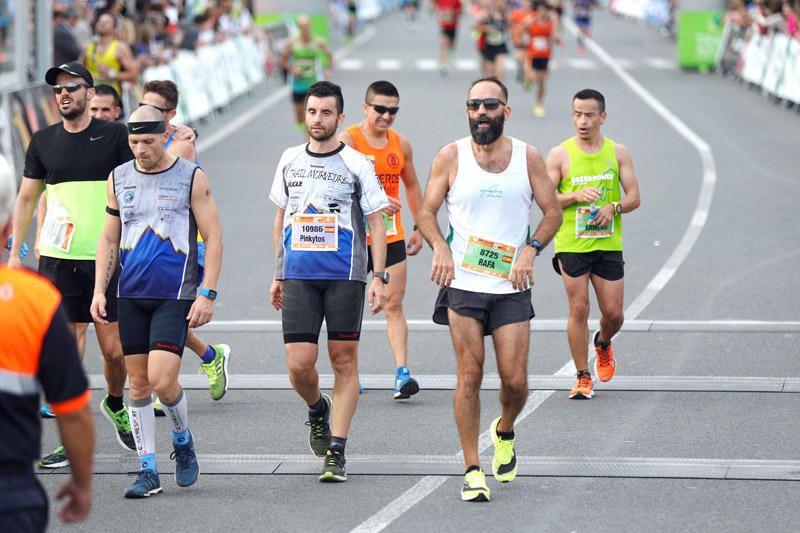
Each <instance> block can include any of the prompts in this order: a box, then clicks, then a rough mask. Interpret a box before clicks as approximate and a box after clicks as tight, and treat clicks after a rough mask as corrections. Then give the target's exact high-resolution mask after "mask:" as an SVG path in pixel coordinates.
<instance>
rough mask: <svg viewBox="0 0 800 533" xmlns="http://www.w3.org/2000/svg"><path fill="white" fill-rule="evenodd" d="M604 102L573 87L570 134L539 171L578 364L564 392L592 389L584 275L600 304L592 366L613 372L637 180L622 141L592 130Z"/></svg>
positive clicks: (576, 394)
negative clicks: (552, 215) (550, 196)
mask: <svg viewBox="0 0 800 533" xmlns="http://www.w3.org/2000/svg"><path fill="white" fill-rule="evenodd" d="M605 108H606V103H605V98H604V97H603V95H602V94H600V93H599V92H598V91H595V90H593V89H584V90H582V91H579V92H578V93H577V94H576V95H575V96H574V97H573V99H572V122H573V123H574V124H575V131H576V133H577V135H575V136H574V137H572V138H570V139H567V140H566V141H564V142H563V143H561V144H560V145H558V146H556V147H555V148H553V149H552V150H551V151H550V154H549V155H548V156H547V173H548V175H549V177H550V180H551V181H552V182H553V186H554V187H555V188H556V195H557V197H558V199H559V201H560V202H561V207H562V208H563V210H564V219H563V222H562V224H561V228H560V229H559V231H558V233H557V234H556V237H555V252H556V254H555V257H554V258H553V267H554V268H555V270H556V272H557V273H559V274H561V278H562V279H563V280H564V288H565V289H566V291H567V299H568V300H569V321H568V322H567V340H568V341H569V347H570V351H571V352H572V360H573V362H574V363H575V369H576V370H577V371H578V372H577V380H576V383H575V387H574V388H573V389H572V390H571V391H570V393H569V397H570V398H572V399H587V400H588V399H590V398H591V397H592V385H593V382H592V376H591V373H590V372H589V353H588V352H589V350H588V344H587V339H588V337H589V326H588V319H589V282H590V281H591V282H592V286H593V287H594V291H595V294H596V295H597V302H598V305H599V306H600V329H598V330H597V331H595V332H594V335H593V337H592V341H593V344H594V347H595V351H596V352H597V357H596V359H595V374H596V375H597V377H598V378H599V379H600V381H609V380H610V379H611V378H612V377H614V372H615V370H616V361H615V360H614V354H613V353H612V351H611V339H612V338H613V337H614V335H616V333H617V332H618V331H619V330H620V328H621V327H622V322H623V320H624V317H623V311H622V309H623V303H624V289H625V282H624V264H625V262H624V261H623V259H622V214H623V213H629V212H631V211H633V210H634V209H636V208H637V207H639V183H638V181H637V180H636V173H635V172H634V170H633V160H632V159H631V155H630V153H629V152H628V149H627V148H625V147H624V146H622V145H621V144H616V143H615V142H614V141H612V140H611V139H608V138H606V137H604V136H603V134H602V133H600V126H602V125H603V123H605V121H606V111H605ZM620 187H621V189H622V190H620ZM623 191H624V193H625V195H624V196H622V192H623Z"/></svg>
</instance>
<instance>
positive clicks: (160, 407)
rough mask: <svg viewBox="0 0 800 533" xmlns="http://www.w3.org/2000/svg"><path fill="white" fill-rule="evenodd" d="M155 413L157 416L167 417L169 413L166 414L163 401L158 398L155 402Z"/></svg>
mask: <svg viewBox="0 0 800 533" xmlns="http://www.w3.org/2000/svg"><path fill="white" fill-rule="evenodd" d="M153 412H154V413H155V415H156V416H167V413H165V412H164V406H163V405H161V400H159V399H158V396H156V397H155V400H153Z"/></svg>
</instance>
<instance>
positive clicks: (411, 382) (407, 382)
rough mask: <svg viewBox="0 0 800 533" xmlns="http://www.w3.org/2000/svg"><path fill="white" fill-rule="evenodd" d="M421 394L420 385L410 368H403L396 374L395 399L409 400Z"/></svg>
mask: <svg viewBox="0 0 800 533" xmlns="http://www.w3.org/2000/svg"><path fill="white" fill-rule="evenodd" d="M418 392H419V383H417V380H416V379H414V378H412V377H411V373H410V372H409V371H408V368H406V367H404V366H401V367H400V368H398V369H397V371H396V372H395V374H394V399H395V400H407V399H409V398H411V397H412V396H413V395H415V394H416V393H418Z"/></svg>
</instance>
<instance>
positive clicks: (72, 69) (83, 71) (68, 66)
mask: <svg viewBox="0 0 800 533" xmlns="http://www.w3.org/2000/svg"><path fill="white" fill-rule="evenodd" d="M62 72H66V73H67V74H72V75H73V76H77V77H79V78H83V79H84V80H86V83H88V84H89V87H94V78H92V73H91V72H89V69H87V68H86V67H85V66H83V64H81V63H78V62H77V61H73V62H71V63H64V64H63V65H59V66H57V67H53V68H51V69H50V70H48V71H47V74H45V75H44V81H46V82H47V84H48V85H55V84H56V77H57V76H58V75H59V74H61V73H62Z"/></svg>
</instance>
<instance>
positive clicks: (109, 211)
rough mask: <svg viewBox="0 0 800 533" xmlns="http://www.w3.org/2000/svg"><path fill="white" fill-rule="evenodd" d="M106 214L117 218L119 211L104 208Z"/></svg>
mask: <svg viewBox="0 0 800 533" xmlns="http://www.w3.org/2000/svg"><path fill="white" fill-rule="evenodd" d="M106 213H108V214H109V215H111V216H114V217H118V216H119V210H118V209H112V208H110V207H108V206H106Z"/></svg>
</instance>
